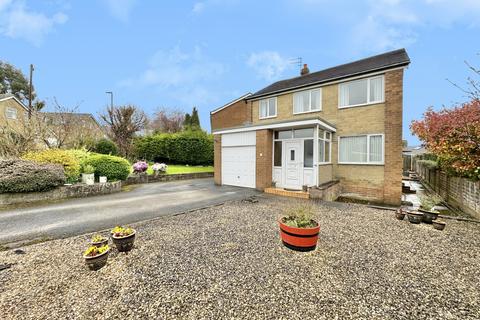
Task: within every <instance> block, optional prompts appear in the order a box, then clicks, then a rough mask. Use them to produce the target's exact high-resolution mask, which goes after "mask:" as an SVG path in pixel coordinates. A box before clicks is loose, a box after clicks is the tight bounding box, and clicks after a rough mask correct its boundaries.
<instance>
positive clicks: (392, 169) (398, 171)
mask: <svg viewBox="0 0 480 320" xmlns="http://www.w3.org/2000/svg"><path fill="white" fill-rule="evenodd" d="M402 109H403V69H398V70H393V71H389V72H387V73H385V130H384V133H385V166H384V170H385V171H384V188H383V200H384V202H385V203H388V204H393V205H399V204H400V203H401V200H402V148H403V145H402V112H403V110H402Z"/></svg>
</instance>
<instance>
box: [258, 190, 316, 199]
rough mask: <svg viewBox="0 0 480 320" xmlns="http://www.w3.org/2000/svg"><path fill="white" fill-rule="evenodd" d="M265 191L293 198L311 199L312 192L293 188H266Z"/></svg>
mask: <svg viewBox="0 0 480 320" xmlns="http://www.w3.org/2000/svg"><path fill="white" fill-rule="evenodd" d="M263 192H265V193H269V194H274V195H277V196H283V197H291V198H300V199H309V198H310V194H309V193H308V192H304V191H292V190H285V189H281V188H265V190H263Z"/></svg>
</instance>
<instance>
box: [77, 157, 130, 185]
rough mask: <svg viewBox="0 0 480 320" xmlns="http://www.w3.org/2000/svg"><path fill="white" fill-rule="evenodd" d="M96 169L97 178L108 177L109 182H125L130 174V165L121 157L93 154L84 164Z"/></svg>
mask: <svg viewBox="0 0 480 320" xmlns="http://www.w3.org/2000/svg"><path fill="white" fill-rule="evenodd" d="M82 165H83V166H84V167H85V166H87V165H90V166H92V167H94V168H95V175H96V176H106V177H107V179H108V180H109V181H115V180H125V179H127V177H128V175H129V174H130V163H129V162H128V161H127V160H126V159H124V158H120V157H116V156H109V155H106V154H98V153H92V154H91V155H90V156H89V157H88V158H87V159H86V160H85V161H84V162H83V163H82Z"/></svg>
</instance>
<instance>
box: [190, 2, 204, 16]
mask: <svg viewBox="0 0 480 320" xmlns="http://www.w3.org/2000/svg"><path fill="white" fill-rule="evenodd" d="M203 10H205V2H195V4H194V5H193V9H192V12H193V13H195V14H199V13H202V12H203Z"/></svg>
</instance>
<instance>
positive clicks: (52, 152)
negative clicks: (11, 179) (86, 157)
mask: <svg viewBox="0 0 480 320" xmlns="http://www.w3.org/2000/svg"><path fill="white" fill-rule="evenodd" d="M23 159H24V160H31V161H35V162H38V163H55V164H60V165H62V166H63V169H64V171H65V176H66V177H67V181H68V182H75V181H77V180H78V176H79V175H80V161H78V160H77V158H76V157H75V155H74V154H73V153H72V152H71V151H70V150H61V149H48V150H43V151H40V152H29V153H27V154H26V155H24V156H23Z"/></svg>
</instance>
